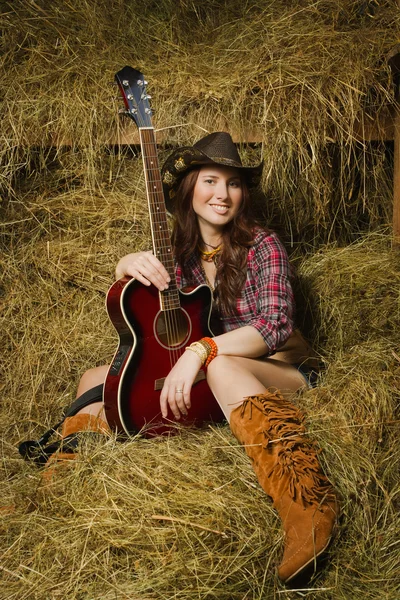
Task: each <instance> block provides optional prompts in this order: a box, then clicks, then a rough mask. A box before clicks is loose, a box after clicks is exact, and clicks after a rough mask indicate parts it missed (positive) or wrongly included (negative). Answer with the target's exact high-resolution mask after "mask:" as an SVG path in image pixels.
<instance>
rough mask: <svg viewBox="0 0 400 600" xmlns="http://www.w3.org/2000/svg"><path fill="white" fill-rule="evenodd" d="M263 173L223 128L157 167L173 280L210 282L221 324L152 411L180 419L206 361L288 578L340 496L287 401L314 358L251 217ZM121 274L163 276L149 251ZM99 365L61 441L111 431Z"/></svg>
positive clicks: (326, 531)
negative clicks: (169, 228) (275, 528)
mask: <svg viewBox="0 0 400 600" xmlns="http://www.w3.org/2000/svg"><path fill="white" fill-rule="evenodd" d="M261 170H262V165H258V166H257V167H244V166H243V165H242V162H241V159H240V157H239V154H238V152H237V150H236V146H235V145H234V144H233V142H232V139H231V137H230V136H229V134H227V133H213V134H211V135H207V136H206V137H204V138H203V139H201V140H200V141H199V142H197V143H196V144H195V145H194V146H192V147H186V148H179V149H178V150H176V151H175V152H174V153H173V154H172V155H171V156H170V157H169V158H168V159H167V161H166V163H165V165H164V167H163V170H162V174H163V183H164V188H165V194H166V201H167V207H168V209H169V210H170V212H171V213H173V214H174V217H175V220H174V229H173V235H172V239H173V244H174V248H175V257H176V276H177V282H178V286H179V287H185V286H187V285H189V284H191V285H193V284H195V285H198V284H201V283H208V284H209V285H210V287H211V288H212V289H213V291H214V300H213V321H214V323H215V322H217V323H218V324H219V329H220V332H218V334H217V332H215V333H216V335H215V337H213V338H212V339H211V340H210V339H203V340H199V341H198V342H196V343H194V344H192V345H191V346H190V347H189V348H188V349H187V350H186V351H185V352H184V353H183V355H182V356H181V357H180V358H179V360H178V361H177V363H176V364H175V366H174V367H173V368H172V369H171V371H170V373H169V374H168V376H167V377H166V379H165V383H164V387H163V389H162V391H161V395H160V407H161V412H162V414H163V416H167V414H168V411H169V410H170V411H171V412H172V414H173V415H174V417H175V419H177V420H179V419H180V418H181V416H182V415H187V414H188V413H190V408H191V388H192V385H193V382H194V380H195V377H196V375H197V373H198V371H199V369H200V367H201V366H202V365H203V364H204V363H206V364H207V365H208V367H207V381H208V384H209V386H210V388H211V390H212V392H213V394H214V396H215V398H216V399H217V401H218V403H219V405H220V407H221V409H222V411H223V412H224V414H225V416H226V419H227V421H228V422H229V424H230V427H231V430H232V432H233V434H234V435H235V436H236V438H237V439H238V440H239V442H240V443H242V444H243V445H244V446H245V449H246V452H247V454H248V455H249V457H250V458H251V460H252V464H253V468H254V470H255V472H256V474H257V476H258V479H259V482H260V484H261V486H262V487H263V489H264V490H265V491H266V493H267V494H268V495H269V496H271V497H272V500H273V502H274V506H275V508H276V509H277V511H278V513H279V515H280V517H281V519H282V523H283V527H284V531H285V549H284V555H283V559H282V562H281V564H280V566H279V568H278V575H279V577H280V578H281V579H282V580H283V581H289V580H290V579H292V578H293V577H295V576H296V575H297V574H299V573H300V572H302V571H303V570H304V569H305V567H307V566H308V565H310V564H311V565H312V564H314V563H315V560H316V558H317V557H318V556H320V554H321V553H322V552H323V551H324V550H325V549H326V548H327V546H328V544H329V541H330V539H331V536H332V531H333V528H334V525H335V522H336V520H337V516H338V503H337V499H336V496H335V493H334V491H333V489H332V487H331V485H330V484H329V482H328V480H327V479H326V477H325V476H324V475H323V473H322V470H321V467H320V465H319V462H318V459H317V453H316V450H315V444H314V443H312V442H311V441H310V440H309V438H308V437H307V436H306V435H305V430H304V426H303V424H302V422H303V415H302V414H301V412H300V411H299V410H298V409H297V408H296V407H295V406H294V405H293V404H292V401H291V398H292V397H293V395H294V393H295V392H297V391H298V390H300V389H301V388H303V387H305V386H306V387H307V386H310V385H311V383H310V381H309V379H308V378H307V371H311V370H312V367H313V363H312V357H311V354H310V350H309V348H308V346H307V344H306V343H305V341H304V340H303V338H302V337H301V335H300V333H299V332H298V331H297V330H296V329H295V328H294V323H293V312H294V301H293V294H292V288H291V284H290V279H291V269H290V266H289V262H288V258H287V254H286V252H285V250H284V248H283V246H282V244H281V243H280V241H279V239H278V238H277V236H276V235H275V234H274V233H273V232H271V231H268V230H266V229H263V228H261V227H259V226H257V225H255V223H254V222H253V221H252V219H251V217H250V212H251V211H250V209H251V197H250V190H251V189H252V187H254V185H256V183H257V181H258V180H259V176H260V174H261ZM123 276H131V277H134V278H135V279H136V280H137V281H139V282H141V283H143V285H147V286H150V285H154V286H156V287H157V288H158V289H159V290H165V289H166V288H167V287H168V283H169V276H168V273H167V271H166V269H165V268H164V266H163V265H162V264H161V263H160V261H159V260H158V259H157V258H156V257H155V256H154V255H153V254H152V253H151V252H138V253H134V254H128V255H127V256H124V257H123V258H122V259H121V260H120V261H119V263H118V265H117V268H116V277H117V279H119V278H121V277H123ZM107 371H108V366H102V367H97V368H94V369H91V370H89V371H87V372H86V373H85V374H84V375H83V377H82V379H81V381H80V384H79V388H78V398H82V397H83V398H86V399H87V400H88V401H89V402H91V403H89V404H87V406H85V407H84V408H82V409H81V410H80V411H79V412H78V413H77V414H76V415H75V416H72V417H69V418H67V419H66V421H65V422H64V426H63V432H62V436H63V437H64V438H65V437H67V436H68V435H70V434H72V433H74V432H77V431H80V430H84V429H86V430H88V429H89V430H97V431H105V430H107V424H106V417H105V414H104V410H103V406H102V403H101V390H102V384H103V382H104V379H105V376H106V374H107ZM63 456H64V455H63ZM66 457H68V456H66ZM70 457H72V455H70ZM53 461H54V457H53Z"/></svg>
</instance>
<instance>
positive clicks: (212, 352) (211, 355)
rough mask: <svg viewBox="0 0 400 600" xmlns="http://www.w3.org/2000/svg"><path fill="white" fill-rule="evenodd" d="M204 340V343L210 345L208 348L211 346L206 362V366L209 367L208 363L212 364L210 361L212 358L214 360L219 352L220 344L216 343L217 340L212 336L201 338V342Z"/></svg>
mask: <svg viewBox="0 0 400 600" xmlns="http://www.w3.org/2000/svg"><path fill="white" fill-rule="evenodd" d="M202 342H203V343H204V344H206V345H207V346H208V348H209V352H208V356H207V360H206V362H205V363H204V366H205V367H206V368H207V367H208V365H209V364H210V362H211V361H212V360H214V358H215V357H216V356H217V354H218V346H217V344H216V343H215V341H214V340H213V339H212V338H210V337H204V338H201V340H200V343H202Z"/></svg>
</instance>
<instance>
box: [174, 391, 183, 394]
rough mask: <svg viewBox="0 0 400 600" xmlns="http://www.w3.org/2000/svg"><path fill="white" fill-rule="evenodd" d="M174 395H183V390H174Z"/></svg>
mask: <svg viewBox="0 0 400 600" xmlns="http://www.w3.org/2000/svg"><path fill="white" fill-rule="evenodd" d="M175 393H176V394H183V390H175Z"/></svg>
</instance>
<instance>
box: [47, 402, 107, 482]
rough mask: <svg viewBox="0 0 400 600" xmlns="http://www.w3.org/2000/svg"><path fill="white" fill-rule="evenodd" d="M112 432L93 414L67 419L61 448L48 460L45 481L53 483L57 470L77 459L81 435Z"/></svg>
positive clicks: (63, 426) (62, 434)
mask: <svg viewBox="0 0 400 600" xmlns="http://www.w3.org/2000/svg"><path fill="white" fill-rule="evenodd" d="M110 431H111V430H110V428H109V426H108V424H107V423H106V422H105V421H103V419H100V418H99V417H96V416H94V415H91V414H87V413H79V414H77V415H74V416H73V417H67V418H66V419H65V421H64V423H63V425H62V429H61V445H60V448H59V450H57V451H56V452H54V453H53V454H52V455H51V456H50V457H49V459H48V460H47V462H46V464H45V468H44V471H43V475H42V477H43V480H44V481H45V482H46V483H51V482H52V481H53V478H54V475H55V472H56V470H58V468H59V467H60V466H65V465H67V464H68V463H69V461H71V460H74V459H75V458H76V457H77V454H76V452H75V451H74V450H75V448H76V447H77V445H78V441H79V434H80V433H82V432H83V433H88V432H89V433H99V434H107V433H110Z"/></svg>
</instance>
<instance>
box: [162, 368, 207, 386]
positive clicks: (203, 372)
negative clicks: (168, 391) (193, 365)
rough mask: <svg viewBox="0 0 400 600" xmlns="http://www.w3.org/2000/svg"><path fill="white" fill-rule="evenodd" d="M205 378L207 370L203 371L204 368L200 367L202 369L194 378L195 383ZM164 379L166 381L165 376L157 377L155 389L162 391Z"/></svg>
mask: <svg viewBox="0 0 400 600" xmlns="http://www.w3.org/2000/svg"><path fill="white" fill-rule="evenodd" d="M205 378H206V374H205V371H203V369H200V371H199V372H198V373H197V375H196V379H195V380H194V382H193V385H195V384H196V383H198V382H199V381H202V380H203V379H205ZM164 381H165V377H161V379H156V380H155V381H154V389H155V390H156V391H161V390H162V389H163V386H164Z"/></svg>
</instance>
